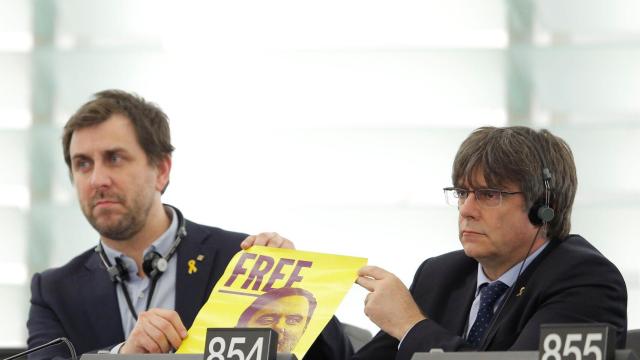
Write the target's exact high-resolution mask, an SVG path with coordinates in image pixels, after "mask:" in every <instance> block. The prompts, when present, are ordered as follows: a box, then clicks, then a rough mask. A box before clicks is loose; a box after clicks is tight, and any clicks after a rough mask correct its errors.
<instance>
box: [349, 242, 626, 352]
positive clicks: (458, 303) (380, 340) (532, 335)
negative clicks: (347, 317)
mask: <svg viewBox="0 0 640 360" xmlns="http://www.w3.org/2000/svg"><path fill="white" fill-rule="evenodd" d="M477 269H478V263H477V262H476V261H475V260H474V259H472V258H469V257H467V256H466V255H465V254H464V252H463V251H455V252H452V253H448V254H445V255H442V256H438V257H435V258H431V259H428V260H426V261H425V262H424V263H422V265H421V266H420V268H419V269H418V271H417V272H416V275H415V278H414V280H413V284H412V285H411V288H410V291H411V294H412V295H413V298H414V299H415V301H416V303H417V304H418V306H420V308H421V310H422V312H423V313H424V314H425V316H426V317H427V318H428V319H427V320H423V321H421V322H419V323H418V324H416V326H415V327H414V328H413V329H411V330H410V331H409V333H408V334H407V335H406V336H405V338H404V339H403V341H402V346H401V347H400V349H398V340H396V339H395V338H393V337H391V336H390V335H388V334H386V333H384V332H382V331H381V332H379V333H378V334H377V335H376V336H375V337H374V338H373V339H372V340H371V342H369V344H367V345H365V346H364V347H363V348H362V349H360V351H359V352H358V353H357V354H356V356H355V358H356V359H393V358H395V359H410V358H411V356H412V355H413V353H415V352H424V351H429V350H430V349H432V348H441V349H443V350H444V351H461V350H471V349H468V348H465V344H464V339H463V337H462V335H463V333H464V330H465V328H466V325H467V324H466V323H467V320H468V316H469V310H470V308H471V304H472V302H473V299H474V296H475V289H476V279H477V278H476V276H477V271H478V270H477ZM522 288H524V289H523V290H522V291H521V289H522ZM494 322H495V324H494V325H493V326H492V327H490V328H489V330H488V332H487V334H485V336H486V338H485V341H484V342H483V344H482V345H481V347H480V349H479V350H480V351H483V350H487V351H504V350H521V351H524V350H536V349H538V342H539V332H540V325H541V324H546V323H585V322H603V323H610V324H611V325H613V326H614V327H615V328H616V333H617V340H618V341H617V345H618V347H623V346H624V343H625V337H626V331H627V290H626V286H625V283H624V280H623V279H622V275H621V274H620V272H619V271H618V269H617V268H616V267H615V266H614V265H613V264H612V263H611V262H610V261H609V260H607V259H606V258H605V257H604V256H603V255H602V254H601V253H600V252H598V250H596V249H595V248H594V247H593V246H592V245H591V244H589V243H588V242H587V241H586V240H585V239H583V238H582V237H580V236H577V235H570V236H569V237H567V238H566V239H565V240H563V241H559V240H553V241H551V242H550V243H549V245H548V246H547V247H546V248H545V249H544V250H543V251H542V252H541V253H540V254H539V255H538V257H536V258H535V259H534V260H533V262H532V263H531V264H529V266H528V267H527V269H526V270H525V271H524V272H523V273H522V274H521V275H520V278H519V279H518V280H517V282H516V283H515V284H514V287H513V291H511V292H510V293H508V298H507V300H506V302H505V303H504V307H503V309H502V311H500V312H499V313H498V314H497V315H496V316H495V318H494Z"/></svg>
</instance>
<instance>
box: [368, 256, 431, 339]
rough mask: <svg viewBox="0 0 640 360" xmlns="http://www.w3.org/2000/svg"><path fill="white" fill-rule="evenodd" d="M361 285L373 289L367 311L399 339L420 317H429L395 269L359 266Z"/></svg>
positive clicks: (369, 315)
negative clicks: (425, 314) (421, 309)
mask: <svg viewBox="0 0 640 360" xmlns="http://www.w3.org/2000/svg"><path fill="white" fill-rule="evenodd" d="M356 283H358V285H360V286H362V287H363V288H365V289H367V290H369V291H370V293H369V294H368V295H367V297H366V298H365V301H364V313H365V315H367V316H368V317H369V319H371V321H373V322H374V323H375V324H376V325H378V326H379V327H380V329H382V330H383V331H385V332H386V333H387V334H389V335H391V336H393V337H395V338H396V339H398V340H402V338H403V337H404V336H405V335H406V334H407V332H408V331H409V330H411V328H412V327H413V326H414V325H415V324H416V323H418V322H419V321H421V320H424V319H426V317H425V316H424V315H422V313H421V312H420V309H419V308H418V305H416V302H415V301H414V300H413V297H411V293H409V290H408V289H407V287H406V286H404V284H403V283H402V281H400V279H398V278H397V277H396V276H395V275H393V274H392V273H390V272H388V271H386V270H383V269H381V268H379V267H376V266H365V267H362V268H361V269H360V270H358V279H357V280H356Z"/></svg>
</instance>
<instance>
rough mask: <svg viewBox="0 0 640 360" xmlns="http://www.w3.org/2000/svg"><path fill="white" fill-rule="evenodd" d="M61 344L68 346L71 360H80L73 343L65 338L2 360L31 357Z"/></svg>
mask: <svg viewBox="0 0 640 360" xmlns="http://www.w3.org/2000/svg"><path fill="white" fill-rule="evenodd" d="M61 343H65V344H66V345H67V348H69V354H71V360H78V356H77V355H76V349H75V348H74V347H73V344H72V343H71V341H69V339H67V338H65V337H61V338H57V339H55V340H51V341H49V342H48V343H46V344H42V345H40V346H36V347H34V348H31V349H28V350H26V351H23V352H21V353H18V354H15V355H12V356H9V357H8V358H4V359H2V360H13V359H17V358H19V357H21V356H25V355H29V354H31V353H33V352H36V351H39V350H42V349H46V348H48V347H50V346H54V345H58V344H61Z"/></svg>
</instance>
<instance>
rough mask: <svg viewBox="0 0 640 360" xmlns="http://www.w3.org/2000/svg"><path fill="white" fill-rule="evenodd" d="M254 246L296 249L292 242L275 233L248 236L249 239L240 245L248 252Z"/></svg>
mask: <svg viewBox="0 0 640 360" xmlns="http://www.w3.org/2000/svg"><path fill="white" fill-rule="evenodd" d="M254 245H261V246H269V247H278V248H285V249H295V246H293V243H292V242H291V241H289V240H288V239H286V238H284V237H282V236H280V235H279V234H278V233H275V232H263V233H260V234H258V235H250V236H247V238H246V239H244V241H242V243H241V244H240V247H241V248H242V250H247V249H248V248H250V247H252V246H254Z"/></svg>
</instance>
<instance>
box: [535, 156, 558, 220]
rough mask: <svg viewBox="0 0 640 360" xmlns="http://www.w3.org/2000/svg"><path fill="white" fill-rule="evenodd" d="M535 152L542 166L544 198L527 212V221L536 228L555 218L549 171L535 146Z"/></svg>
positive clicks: (537, 201)
mask: <svg viewBox="0 0 640 360" xmlns="http://www.w3.org/2000/svg"><path fill="white" fill-rule="evenodd" d="M534 149H535V152H536V153H537V154H538V158H539V159H540V165H541V166H542V183H543V184H544V197H543V198H541V199H538V200H536V202H535V203H533V205H532V206H531V209H530V210H529V221H530V222H531V223H532V224H533V225H536V226H542V225H545V224H548V223H549V222H550V221H551V220H553V217H554V216H555V211H554V210H553V208H552V207H551V178H552V175H551V171H550V170H549V167H547V163H546V162H545V161H544V156H542V151H541V150H540V148H538V147H537V146H534Z"/></svg>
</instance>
